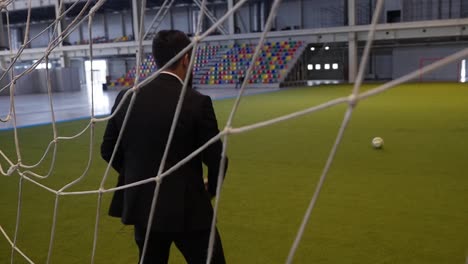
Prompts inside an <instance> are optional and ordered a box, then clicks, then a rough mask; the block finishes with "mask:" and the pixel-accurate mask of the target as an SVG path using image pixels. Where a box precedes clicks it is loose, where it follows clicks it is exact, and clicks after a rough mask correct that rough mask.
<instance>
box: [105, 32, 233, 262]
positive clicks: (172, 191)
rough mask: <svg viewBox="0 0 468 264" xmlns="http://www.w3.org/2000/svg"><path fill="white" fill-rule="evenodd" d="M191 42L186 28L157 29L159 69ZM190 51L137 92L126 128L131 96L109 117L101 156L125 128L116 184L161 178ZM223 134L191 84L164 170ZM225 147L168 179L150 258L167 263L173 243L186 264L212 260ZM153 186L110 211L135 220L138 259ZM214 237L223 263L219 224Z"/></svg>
mask: <svg viewBox="0 0 468 264" xmlns="http://www.w3.org/2000/svg"><path fill="white" fill-rule="evenodd" d="M189 44H190V39H189V38H188V37H187V36H186V35H185V34H184V33H183V32H180V31H177V30H163V31H160V32H158V34H157V35H156V37H155V38H154V40H153V56H154V58H155V61H156V65H157V66H158V68H161V67H162V66H164V65H165V64H166V63H167V62H168V61H169V60H170V59H172V58H173V57H174V56H175V55H176V54H178V53H179V52H180V51H181V50H183V49H184V48H185V47H187V46H188V45H189ZM190 53H191V52H188V53H186V54H185V55H184V56H183V57H182V58H181V59H179V60H178V61H177V62H175V63H174V64H172V65H171V66H170V67H169V68H168V69H167V70H166V71H163V72H162V73H161V74H160V75H159V76H158V77H157V78H155V79H154V80H153V81H151V82H150V83H148V84H147V85H145V86H144V87H142V88H141V89H140V90H139V91H138V92H137V94H136V95H135V96H136V98H135V103H134V105H133V108H132V109H131V112H130V116H129V119H128V122H127V125H126V126H125V127H122V123H123V120H124V118H125V114H126V112H127V109H128V107H129V103H130V96H129V97H128V98H127V100H125V101H124V102H123V107H122V108H121V109H120V110H119V111H118V112H117V113H116V115H115V116H114V117H113V118H112V119H110V120H109V122H108V124H107V127H106V131H105V134H104V139H103V143H102V145H101V155H102V157H103V158H104V160H106V161H107V162H109V161H110V158H111V155H112V152H113V150H114V147H115V145H116V141H117V138H118V135H119V132H120V131H121V130H122V129H123V135H122V140H121V143H120V145H119V147H118V149H117V152H116V156H115V158H114V160H113V163H112V167H113V168H114V169H115V170H116V171H117V172H118V173H119V178H118V186H121V185H124V184H129V183H133V182H137V181H140V180H144V179H148V178H151V177H155V176H156V174H157V172H158V169H159V165H160V163H161V160H162V156H163V153H164V149H165V147H166V143H167V139H168V135H169V130H170V127H171V124H172V120H173V117H174V113H175V109H176V106H177V102H178V100H179V96H180V93H181V90H182V85H183V81H182V80H183V79H184V78H185V75H186V73H187V71H188V70H189V69H188V66H189V62H190ZM124 93H125V91H122V92H120V93H119V95H118V96H117V98H116V100H115V104H114V106H113V108H112V112H114V111H115V110H116V107H117V106H118V104H119V103H120V102H121V101H122V98H123V95H124ZM218 133H219V129H218V124H217V120H216V116H215V113H214V110H213V105H212V102H211V99H210V97H208V96H204V95H202V94H200V93H198V92H197V91H195V90H193V89H190V88H188V89H187V91H186V95H185V99H184V103H183V106H182V110H181V114H180V117H179V120H178V122H177V126H176V129H175V134H174V138H173V140H172V144H171V147H170V150H169V154H168V157H167V160H166V163H165V166H164V169H165V170H167V169H169V168H171V167H172V166H173V165H175V164H176V163H178V162H179V161H180V160H182V159H183V158H185V157H187V156H188V155H189V154H190V153H192V152H193V151H194V150H196V149H197V148H198V147H200V146H201V145H203V144H205V143H206V142H207V141H208V140H209V139H211V138H212V137H214V136H216V135H217V134H218ZM221 152H222V142H221V141H220V140H218V141H217V142H215V143H214V144H212V145H211V146H210V147H208V148H206V149H205V150H204V151H203V152H202V153H201V154H200V155H198V156H196V157H195V158H194V159H192V160H191V161H189V162H188V163H186V164H185V165H183V166H182V167H180V168H179V169H177V170H176V171H174V172H172V173H171V174H169V175H168V176H167V177H165V178H163V180H162V182H161V188H160V192H159V197H158V200H157V204H156V211H155V214H154V219H153V222H152V228H151V230H149V232H150V237H149V241H148V247H147V251H146V254H145V258H144V263H145V264H146V263H167V262H168V258H169V249H170V246H171V244H172V242H174V243H175V245H176V246H177V248H178V249H179V250H180V251H181V252H182V254H183V255H184V257H185V259H186V260H187V262H188V263H205V262H206V257H207V248H208V241H209V235H210V227H211V222H212V217H213V207H212V205H211V198H212V197H214V196H215V195H216V186H217V178H218V172H219V166H220V161H221ZM226 162H227V160H226ZM202 163H204V164H205V165H207V167H208V182H207V183H205V182H204V180H203V167H202ZM226 165H227V163H226ZM226 168H227V166H226ZM224 172H225V171H224ZM155 186H156V184H155V182H151V183H149V184H144V185H140V186H137V187H133V188H129V189H125V190H122V191H117V192H115V194H114V196H113V199H112V202H111V206H110V210H109V214H110V215H111V216H114V217H120V218H121V220H122V222H123V223H124V224H126V225H134V227H135V241H136V243H137V245H138V248H139V250H140V259H141V257H142V256H141V254H142V250H143V244H144V239H145V234H146V232H147V230H146V228H147V224H148V217H149V214H150V208H151V202H152V200H153V194H154V189H155ZM215 237H216V239H215V246H214V252H213V258H212V263H225V259H224V253H223V248H222V245H221V240H220V237H219V234H218V231H217V230H216V234H215Z"/></svg>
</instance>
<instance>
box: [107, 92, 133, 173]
mask: <svg viewBox="0 0 468 264" xmlns="http://www.w3.org/2000/svg"><path fill="white" fill-rule="evenodd" d="M126 91H127V90H123V91H121V92H120V93H119V94H118V95H117V98H116V99H115V103H114V106H113V107H112V111H111V114H113V113H114V111H115V109H116V108H117V106H118V105H119V103H120V101H121V100H122V97H123V96H124V94H125V92H126ZM122 110H123V107H122V108H121V109H120V111H122ZM116 117H117V115H116V116H114V117H113V118H111V119H110V120H109V121H108V122H107V126H106V130H105V132H104V137H103V141H102V144H101V156H102V158H103V159H104V160H105V161H107V162H109V161H110V159H111V157H112V153H113V152H114V148H115V144H116V143H117V138H118V137H119V133H120V126H121V125H120V124H118V123H117V118H116ZM122 162H123V156H122V151H120V148H119V149H118V150H117V153H116V155H115V157H114V160H113V162H112V167H113V168H114V169H115V170H116V171H117V172H119V173H120V172H121V169H122Z"/></svg>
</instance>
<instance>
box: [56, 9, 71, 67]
mask: <svg viewBox="0 0 468 264" xmlns="http://www.w3.org/2000/svg"><path fill="white" fill-rule="evenodd" d="M62 12H63V6H62V8H60V0H55V19H58V17H59V16H60V14H61V13H62ZM62 23H63V20H62V19H60V20H59V21H58V23H57V36H60V35H62ZM58 41H59V45H58V47H59V49H62V47H63V41H65V39H63V38H62V37H60V38H59V39H58ZM59 56H60V60H59V63H60V67H62V68H65V67H68V66H69V64H70V61H69V60H68V59H67V54H66V53H65V52H63V51H61V52H60V55H59Z"/></svg>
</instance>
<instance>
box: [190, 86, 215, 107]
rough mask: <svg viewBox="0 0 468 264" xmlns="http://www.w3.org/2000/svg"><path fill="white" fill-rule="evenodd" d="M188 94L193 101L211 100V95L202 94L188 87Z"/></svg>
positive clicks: (200, 102) (201, 102) (202, 102)
mask: <svg viewBox="0 0 468 264" xmlns="http://www.w3.org/2000/svg"><path fill="white" fill-rule="evenodd" d="M188 94H189V96H190V99H191V100H192V101H193V102H194V103H199V104H204V103H205V102H206V101H211V97H209V96H208V95H205V94H202V93H200V92H199V91H197V90H195V89H190V92H189V93H188Z"/></svg>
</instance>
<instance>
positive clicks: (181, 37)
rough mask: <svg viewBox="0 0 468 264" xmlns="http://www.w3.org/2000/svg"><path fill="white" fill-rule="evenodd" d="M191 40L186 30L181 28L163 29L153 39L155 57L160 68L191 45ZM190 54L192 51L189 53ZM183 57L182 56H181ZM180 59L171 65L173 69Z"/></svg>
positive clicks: (170, 67)
mask: <svg viewBox="0 0 468 264" xmlns="http://www.w3.org/2000/svg"><path fill="white" fill-rule="evenodd" d="M190 43H191V41H190V39H189V38H188V37H187V35H185V33H184V32H182V31H179V30H161V31H159V32H158V33H157V34H156V37H154V39H153V57H154V60H155V62H156V65H157V66H158V68H161V67H163V66H164V65H166V63H168V62H169V61H170V60H171V59H172V58H174V57H175V56H176V55H177V54H178V53H179V52H180V51H182V50H183V49H184V48H185V47H187V46H188V45H190ZM189 54H190V53H189ZM181 59H182V58H181ZM179 61H180V59H179V60H178V61H177V62H176V63H174V64H172V65H170V66H169V69H171V70H173V69H174V68H175V67H176V66H177V64H178V63H179Z"/></svg>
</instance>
